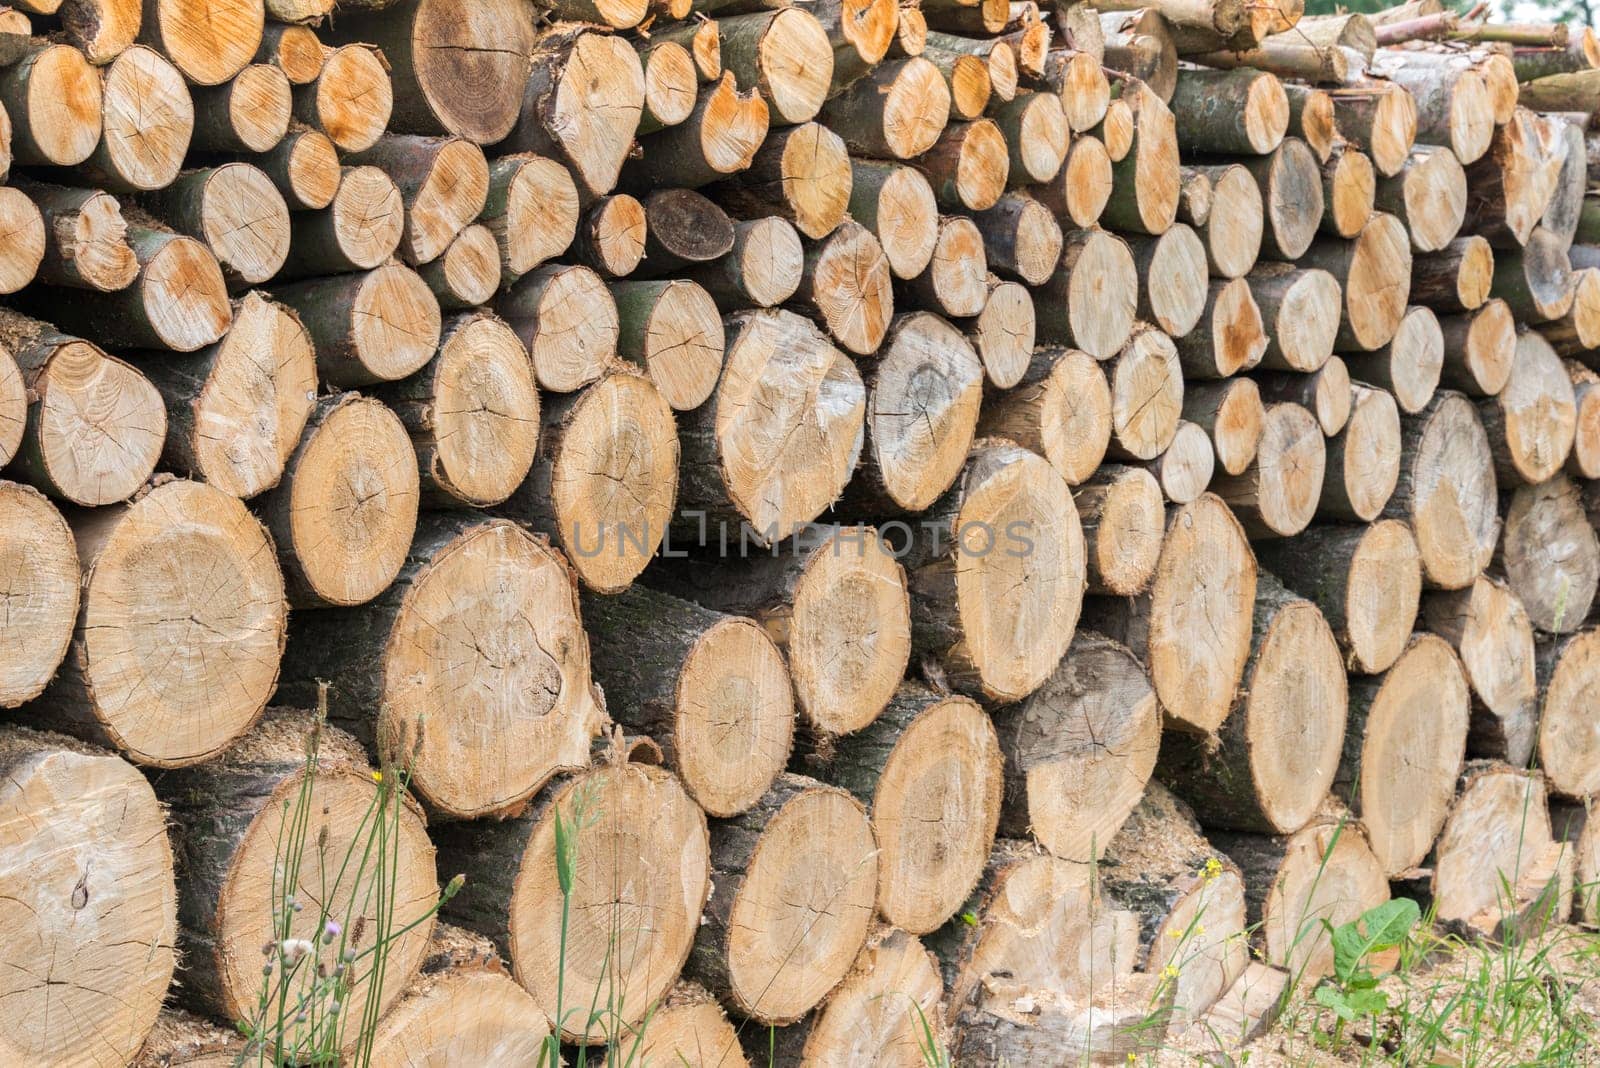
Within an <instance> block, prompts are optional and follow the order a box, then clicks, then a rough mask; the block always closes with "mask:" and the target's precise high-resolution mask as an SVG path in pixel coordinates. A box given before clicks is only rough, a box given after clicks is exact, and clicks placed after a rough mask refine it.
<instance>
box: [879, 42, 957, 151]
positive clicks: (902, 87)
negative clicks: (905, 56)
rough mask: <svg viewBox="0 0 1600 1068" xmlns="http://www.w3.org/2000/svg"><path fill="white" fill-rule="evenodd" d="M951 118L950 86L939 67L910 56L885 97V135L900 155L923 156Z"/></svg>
mask: <svg viewBox="0 0 1600 1068" xmlns="http://www.w3.org/2000/svg"><path fill="white" fill-rule="evenodd" d="M949 119H950V89H949V87H948V86H946V85H945V81H944V75H942V74H940V73H939V68H938V67H936V66H934V65H933V64H932V63H930V62H929V61H928V60H926V59H923V58H922V57H920V56H918V57H915V58H912V59H909V60H907V61H906V62H905V65H904V67H902V68H901V70H900V73H899V76H898V77H896V78H895V79H894V81H893V83H892V84H891V85H890V87H889V91H888V94H887V95H886V96H885V98H884V101H883V139H884V142H885V144H886V145H887V146H888V148H889V150H890V152H891V153H893V155H894V157H895V158H896V159H911V158H912V157H914V156H920V155H922V154H923V153H924V152H926V151H928V149H930V148H932V147H933V146H934V143H935V142H936V141H938V140H939V135H940V134H941V133H943V132H944V128H945V123H947V122H948V121H949Z"/></svg>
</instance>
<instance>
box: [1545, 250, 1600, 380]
mask: <svg viewBox="0 0 1600 1068" xmlns="http://www.w3.org/2000/svg"><path fill="white" fill-rule="evenodd" d="M1537 329H1538V331H1539V332H1540V333H1541V334H1543V335H1544V339H1545V340H1546V341H1548V342H1550V347H1551V348H1553V349H1555V350H1556V352H1558V353H1560V354H1561V355H1563V356H1580V357H1581V356H1582V355H1584V354H1586V353H1589V352H1592V351H1593V350H1595V349H1596V348H1600V269H1597V268H1594V267H1580V268H1578V269H1577V270H1574V271H1573V272H1572V306H1571V307H1570V308H1568V309H1567V311H1566V314H1564V315H1562V316H1561V318H1559V319H1555V320H1552V321H1550V322H1547V323H1540V324H1538V326H1537ZM1592 359H1593V357H1591V360H1592Z"/></svg>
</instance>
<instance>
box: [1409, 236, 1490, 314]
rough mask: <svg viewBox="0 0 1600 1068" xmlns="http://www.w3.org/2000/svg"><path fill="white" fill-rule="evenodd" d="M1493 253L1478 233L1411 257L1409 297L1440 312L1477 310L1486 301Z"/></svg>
mask: <svg viewBox="0 0 1600 1068" xmlns="http://www.w3.org/2000/svg"><path fill="white" fill-rule="evenodd" d="M1493 280H1494V250H1493V249H1492V248H1490V247H1489V242H1488V241H1486V240H1484V239H1483V238H1481V237H1479V236H1478V235H1477V234H1469V235H1467V236H1466V237H1458V238H1456V239H1455V240H1454V241H1451V242H1450V243H1449V244H1448V245H1446V246H1445V247H1444V248H1442V249H1440V250H1439V251H1437V252H1430V253H1427V254H1424V255H1420V256H1413V257H1412V258H1411V298H1410V299H1412V300H1414V301H1416V302H1417V303H1418V304H1426V305H1428V306H1429V307H1431V308H1433V309H1434V310H1435V311H1439V312H1469V311H1476V310H1477V309H1478V308H1480V307H1482V306H1483V303H1484V301H1486V300H1488V299H1489V286H1490V283H1491V282H1492V281H1493Z"/></svg>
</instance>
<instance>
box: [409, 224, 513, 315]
mask: <svg viewBox="0 0 1600 1068" xmlns="http://www.w3.org/2000/svg"><path fill="white" fill-rule="evenodd" d="M417 275H418V277H420V278H421V279H422V280H423V281H424V282H426V283H427V284H428V288H429V289H430V290H432V291H433V295H434V296H435V297H436V298H437V299H438V301H439V307H440V308H441V309H443V308H448V309H450V310H452V311H460V310H462V309H464V308H476V307H479V306H480V305H483V304H487V303H488V302H489V300H490V299H491V298H493V297H494V293H495V290H496V289H497V288H499V285H500V246H499V245H497V244H496V243H495V239H494V232H493V231H491V230H490V229H489V228H488V227H487V226H481V225H479V224H478V223H472V224H470V225H468V226H466V227H464V228H463V229H462V231H461V232H460V233H459V234H457V235H456V236H455V237H454V238H453V239H452V240H451V241H450V244H448V245H446V246H445V250H444V254H443V255H441V256H440V257H439V258H438V259H436V260H434V261H433V262H432V263H427V264H424V265H423V266H422V267H419V268H418V269H417Z"/></svg>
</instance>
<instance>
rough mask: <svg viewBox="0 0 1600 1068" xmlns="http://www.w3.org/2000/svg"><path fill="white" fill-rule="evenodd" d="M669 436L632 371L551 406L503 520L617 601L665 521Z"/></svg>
mask: <svg viewBox="0 0 1600 1068" xmlns="http://www.w3.org/2000/svg"><path fill="white" fill-rule="evenodd" d="M674 429H675V428H674V424H673V419H672V408H671V407H670V406H668V404H667V402H666V401H665V400H664V399H663V398H662V396H661V391H660V390H658V389H656V388H655V386H653V385H651V383H650V380H649V379H648V378H646V377H644V375H642V374H638V373H635V372H633V371H631V370H629V371H621V372H618V373H614V374H607V375H605V376H603V377H602V378H601V379H600V380H599V381H598V382H595V383H594V384H593V385H590V386H587V387H585V388H584V389H582V390H580V391H578V392H576V393H569V394H565V395H562V396H559V397H555V398H551V399H550V400H548V401H547V403H546V404H545V409H544V415H543V430H542V433H541V437H540V442H539V449H538V454H537V459H536V460H535V462H534V466H533V471H532V472H531V474H530V475H529V476H528V480H527V482H526V483H524V484H523V486H522V487H521V489H520V490H519V491H518V492H517V493H516V495H515V496H514V497H512V499H511V500H510V501H509V502H508V503H507V505H506V511H507V512H508V513H509V514H510V515H511V516H512V517H514V518H515V519H517V520H519V521H521V522H526V523H531V524H532V525H533V526H534V528H535V529H536V530H539V531H541V532H542V533H545V534H547V535H549V536H550V537H551V539H552V540H553V541H554V542H555V544H556V545H558V546H559V547H560V548H561V549H562V550H563V551H564V552H565V553H566V554H567V556H568V558H569V559H570V560H571V562H572V568H573V570H574V571H575V572H577V575H578V578H579V579H580V580H581V581H582V583H583V585H584V586H585V588H587V589H591V590H594V591H596V592H597V593H620V592H621V591H622V590H625V589H627V588H628V585H629V584H630V583H631V582H632V581H633V580H634V579H635V578H637V577H638V575H639V572H641V571H643V570H644V567H645V565H646V564H647V563H649V562H650V558H651V557H652V556H654V555H655V552H656V548H657V547H658V546H659V545H660V544H661V539H662V538H663V537H664V536H665V535H666V529H667V525H668V524H669V523H670V522H671V521H672V518H673V502H674V500H675V499H676V497H677V492H678V440H677V436H676V434H675V433H674Z"/></svg>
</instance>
